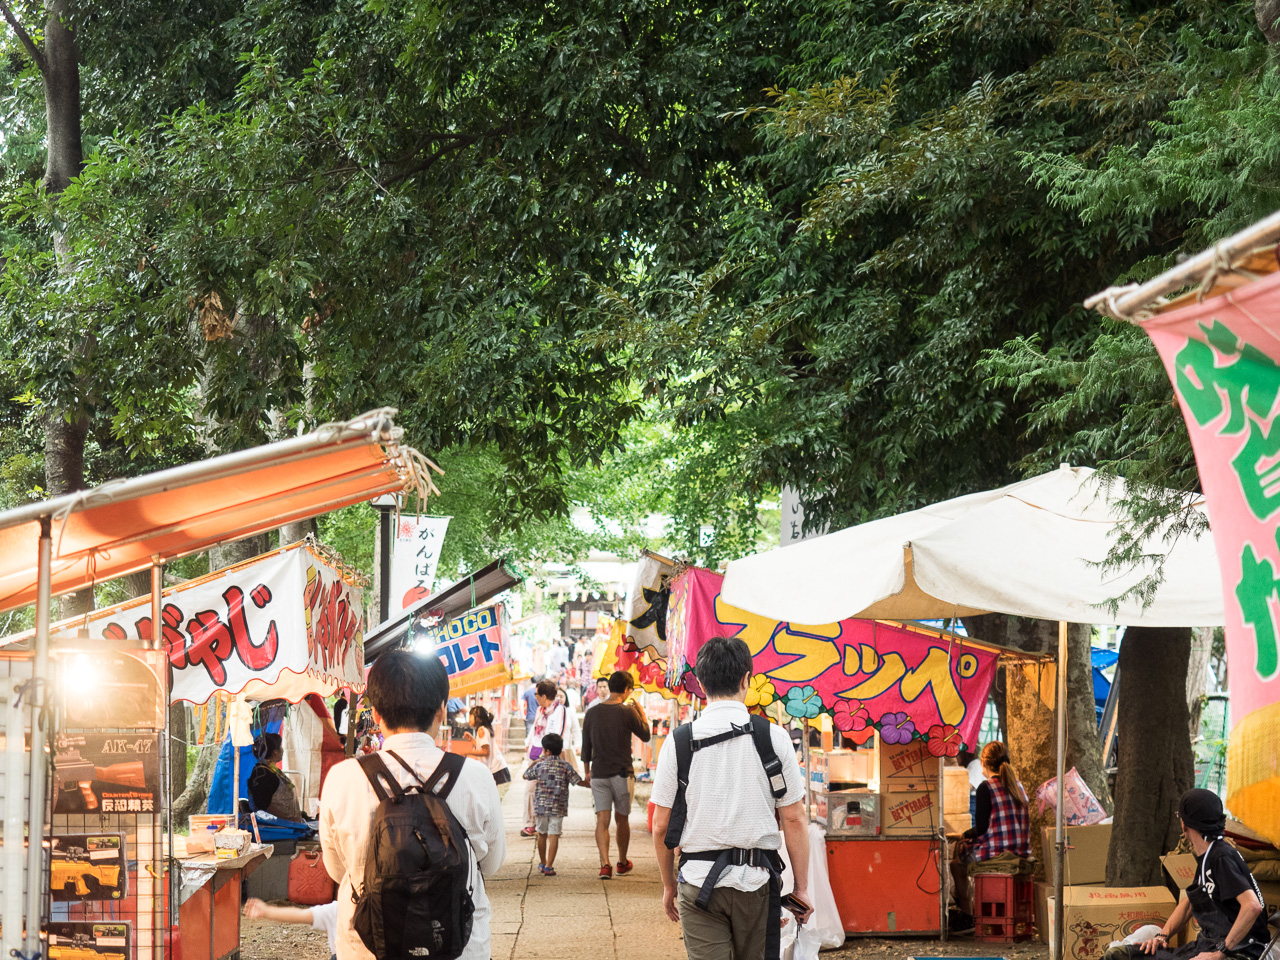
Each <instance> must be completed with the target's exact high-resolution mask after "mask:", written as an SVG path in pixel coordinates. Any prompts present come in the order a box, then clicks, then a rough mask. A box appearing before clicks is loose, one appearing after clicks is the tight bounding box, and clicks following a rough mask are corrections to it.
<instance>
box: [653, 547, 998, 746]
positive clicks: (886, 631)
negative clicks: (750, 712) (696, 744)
mask: <svg viewBox="0 0 1280 960" xmlns="http://www.w3.org/2000/svg"><path fill="white" fill-rule="evenodd" d="M722 580H723V578H722V577H721V576H720V575H719V574H717V573H712V572H711V571H710V570H702V569H698V568H691V569H689V570H686V571H685V572H684V573H683V574H682V575H681V576H680V577H679V578H678V579H677V580H676V581H675V583H674V584H673V585H672V588H671V601H670V609H669V612H668V618H667V650H668V655H669V656H668V664H667V680H668V682H669V683H671V684H674V683H676V682H679V681H681V680H682V679H683V681H684V683H685V685H686V686H687V687H689V688H690V689H695V681H694V678H693V676H692V674H689V675H687V676H686V671H687V670H689V669H690V668H691V666H692V664H693V663H694V662H695V661H696V659H697V654H698V650H699V649H700V648H701V646H702V644H703V643H705V642H706V641H707V640H708V639H709V638H711V637H714V636H730V637H733V636H736V637H741V638H742V639H743V640H745V641H746V644H747V646H748V647H749V648H750V649H751V656H752V660H753V662H754V666H755V675H754V676H753V677H752V680H751V687H750V689H749V690H748V693H747V705H748V707H757V706H758V707H761V708H763V707H768V706H770V705H771V704H773V703H774V702H775V701H777V702H781V705H782V708H783V709H784V710H785V711H786V712H787V714H788V715H789V716H791V717H794V718H796V719H812V718H814V717H817V716H818V715H819V714H821V713H829V714H831V718H832V723H833V724H834V725H835V727H836V729H837V730H840V731H841V732H842V733H844V735H845V736H846V737H849V738H851V739H853V740H854V741H856V742H858V743H865V742H867V741H868V740H870V739H871V737H872V736H874V735H875V733H876V732H877V731H879V733H880V738H881V740H882V741H883V742H884V743H886V744H904V743H909V742H911V741H912V740H913V739H916V738H924V739H925V740H926V749H928V750H929V752H930V753H931V754H932V755H933V756H935V757H943V756H955V755H956V754H958V753H959V752H960V749H961V747H962V746H966V745H967V746H968V747H969V748H970V749H972V748H973V747H974V746H975V745H976V744H977V741H978V736H979V730H980V727H981V724H982V714H983V711H984V710H985V709H986V705H987V697H988V695H989V694H990V692H991V684H992V681H993V680H994V679H995V673H996V666H997V660H998V656H997V654H996V653H995V652H994V651H992V650H990V649H989V648H986V647H979V646H973V645H971V644H966V643H965V640H964V638H963V637H955V636H950V635H943V636H939V635H938V634H937V633H929V632H926V631H922V630H921V631H918V630H913V629H908V628H906V627H902V626H898V625H896V624H888V623H882V622H879V621H874V620H842V621H840V622H839V623H828V624H822V625H817V626H806V625H801V624H795V623H783V622H779V621H776V620H769V619H767V618H766V617H761V616H757V615H756V614H753V613H748V612H747V611H745V610H740V609H738V608H737V607H732V606H729V605H728V604H727V603H725V602H724V601H723V600H722V599H721V597H720V584H721V582H722Z"/></svg>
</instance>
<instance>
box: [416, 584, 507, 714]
mask: <svg viewBox="0 0 1280 960" xmlns="http://www.w3.org/2000/svg"><path fill="white" fill-rule="evenodd" d="M510 639H511V625H510V623H509V621H508V619H507V611H506V608H505V607H503V605H502V604H500V603H496V604H494V605H493V606H490V607H481V608H480V609H479V610H473V611H472V612H470V613H468V614H464V615H463V616H461V617H455V618H454V619H453V620H448V621H446V622H445V623H441V624H439V625H437V626H434V627H429V628H428V629H427V631H426V633H425V634H422V635H421V638H420V639H419V640H418V646H419V649H424V650H430V651H432V652H434V653H435V654H436V656H438V657H439V658H440V662H441V663H443V664H444V668H445V671H446V672H447V673H448V674H449V696H450V697H464V696H466V695H467V694H469V693H475V692H476V691H478V690H492V689H493V688H494V687H500V686H503V685H504V684H507V683H509V682H510V681H511V663H510V655H509V653H508V651H509V649H510V646H511V642H510Z"/></svg>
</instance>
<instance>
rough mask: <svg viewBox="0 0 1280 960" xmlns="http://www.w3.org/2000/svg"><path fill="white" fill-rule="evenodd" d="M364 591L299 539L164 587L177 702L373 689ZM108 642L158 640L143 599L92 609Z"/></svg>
mask: <svg viewBox="0 0 1280 960" xmlns="http://www.w3.org/2000/svg"><path fill="white" fill-rule="evenodd" d="M363 603H364V601H363V595H362V591H361V590H360V588H359V587H358V586H355V585H353V584H352V583H350V582H349V581H348V580H347V579H346V578H344V577H343V576H342V574H341V572H340V571H338V570H335V569H334V568H333V567H332V566H330V565H329V564H328V563H326V562H325V561H324V560H323V559H322V558H321V557H319V556H318V555H317V554H315V553H313V552H312V551H311V550H309V549H307V548H306V547H305V546H303V545H301V544H298V545H294V546H292V547H288V548H286V549H284V550H281V551H277V552H276V553H272V554H268V555H266V556H264V557H262V558H261V559H259V560H256V561H253V562H250V563H245V564H241V565H238V566H235V567H230V568H228V569H227V570H225V571H221V572H219V573H214V574H210V575H209V576H207V577H201V578H199V579H196V580H190V581H187V582H186V583H184V584H181V585H180V586H178V587H172V588H169V589H167V590H166V591H165V593H164V599H163V602H162V606H161V618H162V625H161V632H162V638H163V646H164V649H165V651H166V652H167V654H168V662H169V690H170V700H171V701H173V702H177V701H179V700H186V701H188V702H190V703H205V702H206V701H208V699H209V698H210V697H211V696H213V695H214V693H216V692H218V691H224V692H226V693H228V694H233V695H234V694H240V693H243V694H244V695H245V696H246V697H248V698H250V699H261V698H263V697H264V696H268V697H280V698H283V699H286V700H289V701H291V702H294V703H296V702H297V701H298V700H300V699H302V697H303V696H305V695H306V694H308V693H312V692H329V691H332V690H334V689H337V688H338V687H343V686H352V687H355V688H356V689H357V690H360V689H363V687H364V679H363V678H364V669H363V668H364V631H363V626H362V621H363V614H362V611H363ZM88 623H89V628H90V631H91V632H99V633H101V635H102V636H104V637H106V638H107V639H109V640H116V641H125V640H136V641H138V645H139V646H143V645H144V644H145V643H146V642H149V641H150V640H151V635H152V630H151V602H150V598H149V597H141V598H139V599H137V600H131V601H129V602H128V603H124V604H120V605H118V606H115V607H109V608H107V609H104V610H99V611H95V612H92V613H90V614H89V615H88Z"/></svg>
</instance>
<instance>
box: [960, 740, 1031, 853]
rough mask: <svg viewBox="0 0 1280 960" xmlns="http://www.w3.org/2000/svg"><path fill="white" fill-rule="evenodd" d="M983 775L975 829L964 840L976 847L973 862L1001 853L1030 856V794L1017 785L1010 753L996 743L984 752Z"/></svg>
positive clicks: (974, 823) (983, 749)
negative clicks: (1028, 810) (1028, 806)
mask: <svg viewBox="0 0 1280 960" xmlns="http://www.w3.org/2000/svg"><path fill="white" fill-rule="evenodd" d="M980 759H981V760H982V773H983V775H984V776H985V777H986V779H985V780H984V781H983V782H982V783H981V784H979V785H978V790H977V810H976V811H975V812H974V818H973V826H972V827H971V828H969V829H968V830H966V831H965V832H964V837H965V839H966V840H969V841H971V842H972V843H973V847H972V853H973V859H974V860H979V861H981V860H990V859H991V858H992V857H996V856H999V855H1000V854H1002V853H1006V852H1007V853H1013V854H1017V855H1018V856H1019V857H1022V858H1023V859H1027V858H1029V857H1030V856H1031V817H1030V816H1029V815H1028V813H1027V793H1026V791H1025V790H1023V789H1022V784H1021V783H1020V782H1019V781H1018V775H1017V773H1015V772H1014V769H1013V764H1011V763H1010V762H1009V750H1008V748H1007V747H1005V745H1004V744H1003V743H1001V742H1000V741H998V740H996V741H993V742H991V743H988V744H987V745H986V746H985V747H983V748H982V755H981V757H980Z"/></svg>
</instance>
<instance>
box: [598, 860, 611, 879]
mask: <svg viewBox="0 0 1280 960" xmlns="http://www.w3.org/2000/svg"><path fill="white" fill-rule="evenodd" d="M612 878H613V867H611V866H609V864H607V863H606V864H605V865H604V866H603V867H601V868H600V879H601V880H610V879H612Z"/></svg>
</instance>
